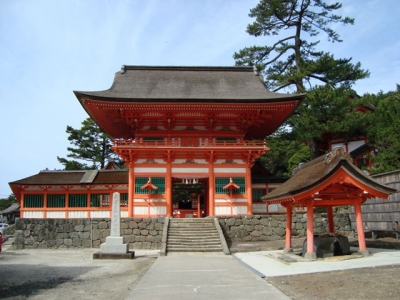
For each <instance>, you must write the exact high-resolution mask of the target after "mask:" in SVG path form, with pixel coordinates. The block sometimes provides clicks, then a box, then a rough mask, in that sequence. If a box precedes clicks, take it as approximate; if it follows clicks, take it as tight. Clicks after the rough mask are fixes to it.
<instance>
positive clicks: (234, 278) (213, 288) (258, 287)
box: [126, 253, 289, 300]
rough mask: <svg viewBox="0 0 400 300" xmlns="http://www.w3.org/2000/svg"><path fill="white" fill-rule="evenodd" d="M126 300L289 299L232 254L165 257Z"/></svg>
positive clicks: (173, 255) (160, 259) (153, 267)
mask: <svg viewBox="0 0 400 300" xmlns="http://www.w3.org/2000/svg"><path fill="white" fill-rule="evenodd" d="M126 299H141V300H146V299H152V300H156V299H207V300H210V299H246V300H247V299H274V300H284V299H285V300H287V299H289V298H288V297H287V296H285V295H284V294H283V293H282V292H280V291H279V290H278V289H276V288H275V287H274V286H272V285H271V284H269V283H268V282H267V281H265V280H263V279H262V278H261V277H260V276H257V275H256V273H255V272H253V271H251V270H250V269H249V268H248V267H246V266H245V265H244V264H242V263H241V262H240V261H238V260H237V259H235V258H234V257H232V256H230V255H222V254H202V253H200V254H170V255H168V256H161V257H159V258H158V259H157V261H156V262H155V263H154V264H153V266H152V267H151V268H150V269H149V270H148V271H147V273H146V274H145V275H144V276H143V277H142V279H141V280H140V281H139V283H138V284H137V285H136V286H135V287H134V288H133V290H132V291H131V293H130V294H129V296H128V297H127V298H126Z"/></svg>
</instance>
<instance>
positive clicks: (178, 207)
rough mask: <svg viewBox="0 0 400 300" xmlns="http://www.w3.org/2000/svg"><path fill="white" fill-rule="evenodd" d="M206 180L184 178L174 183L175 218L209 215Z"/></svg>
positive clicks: (173, 212)
mask: <svg viewBox="0 0 400 300" xmlns="http://www.w3.org/2000/svg"><path fill="white" fill-rule="evenodd" d="M205 191H206V180H204V181H203V180H199V181H194V182H193V180H190V179H182V180H180V181H174V182H173V185H172V203H173V211H172V214H173V217H174V218H202V217H205V216H207V215H208V214H207V204H206V203H207V201H206V192H205Z"/></svg>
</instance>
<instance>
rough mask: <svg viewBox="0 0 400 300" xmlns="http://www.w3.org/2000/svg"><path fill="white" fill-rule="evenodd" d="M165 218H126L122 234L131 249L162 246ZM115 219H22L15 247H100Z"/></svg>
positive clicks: (122, 226) (15, 235) (16, 233)
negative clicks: (112, 220)
mask: <svg viewBox="0 0 400 300" xmlns="http://www.w3.org/2000/svg"><path fill="white" fill-rule="evenodd" d="M164 220H165V218H123V219H121V236H123V237H124V240H125V243H129V248H130V249H160V246H161V240H162V234H163V226H164ZM110 223H111V219H19V220H18V221H17V222H16V225H15V233H14V245H13V248H14V249H15V250H17V249H24V248H60V249H62V248H64V249H65V248H91V247H93V248H99V247H100V244H101V243H104V242H105V241H106V237H107V236H109V235H110Z"/></svg>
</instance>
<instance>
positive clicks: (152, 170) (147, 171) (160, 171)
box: [134, 167, 167, 173]
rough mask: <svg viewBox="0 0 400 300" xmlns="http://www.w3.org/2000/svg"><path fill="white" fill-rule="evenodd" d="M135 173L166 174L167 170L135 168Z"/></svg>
mask: <svg viewBox="0 0 400 300" xmlns="http://www.w3.org/2000/svg"><path fill="white" fill-rule="evenodd" d="M134 172H135V173H166V172H167V168H140V167H138V168H135V169H134Z"/></svg>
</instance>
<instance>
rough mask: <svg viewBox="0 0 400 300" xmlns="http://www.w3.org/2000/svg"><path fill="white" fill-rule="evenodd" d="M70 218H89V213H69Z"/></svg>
mask: <svg viewBox="0 0 400 300" xmlns="http://www.w3.org/2000/svg"><path fill="white" fill-rule="evenodd" d="M68 218H71V219H74V218H79V219H81V218H82V219H83V218H87V211H85V210H71V211H69V212H68Z"/></svg>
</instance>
